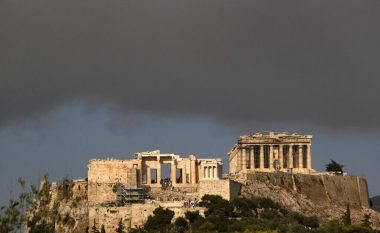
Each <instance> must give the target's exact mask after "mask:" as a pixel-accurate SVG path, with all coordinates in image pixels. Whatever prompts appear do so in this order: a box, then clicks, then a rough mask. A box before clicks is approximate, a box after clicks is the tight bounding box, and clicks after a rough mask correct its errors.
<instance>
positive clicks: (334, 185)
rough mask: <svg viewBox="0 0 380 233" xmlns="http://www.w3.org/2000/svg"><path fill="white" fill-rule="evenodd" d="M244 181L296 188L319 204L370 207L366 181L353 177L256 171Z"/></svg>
mask: <svg viewBox="0 0 380 233" xmlns="http://www.w3.org/2000/svg"><path fill="white" fill-rule="evenodd" d="M247 181H260V182H264V183H265V182H269V183H270V184H272V185H276V186H279V187H282V188H285V189H287V190H293V191H297V193H299V194H302V195H305V196H306V197H307V198H309V199H310V200H311V201H313V202H315V203H319V205H323V206H330V205H331V203H334V204H336V205H340V206H346V205H347V204H349V205H350V206H351V207H352V208H361V207H367V208H368V207H369V197H368V188H367V181H366V180H365V179H364V178H361V177H356V176H338V175H306V174H294V175H291V174H288V173H282V172H279V173H264V172H256V173H253V174H247Z"/></svg>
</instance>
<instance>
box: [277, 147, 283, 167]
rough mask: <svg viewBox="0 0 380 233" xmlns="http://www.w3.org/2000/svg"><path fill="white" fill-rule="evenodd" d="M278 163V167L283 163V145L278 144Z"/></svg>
mask: <svg viewBox="0 0 380 233" xmlns="http://www.w3.org/2000/svg"><path fill="white" fill-rule="evenodd" d="M278 163H279V167H280V169H281V168H282V166H283V165H284V148H283V145H278Z"/></svg>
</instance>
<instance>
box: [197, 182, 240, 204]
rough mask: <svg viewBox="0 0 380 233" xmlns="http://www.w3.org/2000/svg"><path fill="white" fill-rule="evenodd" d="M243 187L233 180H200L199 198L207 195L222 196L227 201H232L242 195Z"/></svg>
mask: <svg viewBox="0 0 380 233" xmlns="http://www.w3.org/2000/svg"><path fill="white" fill-rule="evenodd" d="M240 187H241V185H240V184H239V183H237V182H235V181H233V180H228V179H222V180H200V181H199V186H198V196H199V198H202V197H203V196H204V195H205V194H210V195H220V196H221V197H223V198H224V199H226V200H232V199H233V198H235V197H236V196H238V195H239V193H240Z"/></svg>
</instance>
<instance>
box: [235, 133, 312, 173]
mask: <svg viewBox="0 0 380 233" xmlns="http://www.w3.org/2000/svg"><path fill="white" fill-rule="evenodd" d="M311 140H312V136H311V135H299V134H296V133H294V134H288V133H275V132H268V133H256V134H253V135H243V136H240V137H239V139H238V142H237V144H235V145H234V147H233V148H232V149H231V150H230V152H229V153H228V159H229V167H230V174H236V173H247V172H254V171H263V172H274V171H283V172H290V173H310V172H311V171H313V169H312V166H311V161H312V159H311Z"/></svg>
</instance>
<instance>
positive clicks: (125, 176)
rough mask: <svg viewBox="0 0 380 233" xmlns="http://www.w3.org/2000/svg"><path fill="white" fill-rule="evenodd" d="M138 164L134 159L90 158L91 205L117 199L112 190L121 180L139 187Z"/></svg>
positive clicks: (89, 192) (89, 200) (89, 198)
mask: <svg viewBox="0 0 380 233" xmlns="http://www.w3.org/2000/svg"><path fill="white" fill-rule="evenodd" d="M135 166H137V164H135V161H134V160H130V161H125V160H90V162H89V164H88V202H89V204H90V205H93V204H99V203H103V202H112V201H115V200H116V194H115V192H114V191H113V190H112V189H113V186H114V184H115V183H117V182H119V183H121V184H123V185H126V186H130V187H137V170H136V168H134V167H135Z"/></svg>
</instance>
